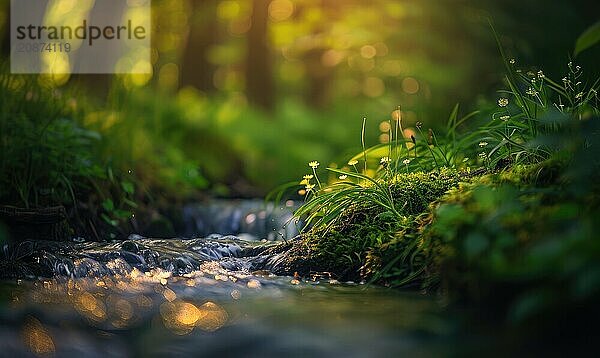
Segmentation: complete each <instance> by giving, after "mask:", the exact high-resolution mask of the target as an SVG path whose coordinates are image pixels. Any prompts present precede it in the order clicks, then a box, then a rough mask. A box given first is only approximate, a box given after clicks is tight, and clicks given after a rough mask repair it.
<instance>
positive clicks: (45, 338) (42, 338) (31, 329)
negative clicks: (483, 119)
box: [22, 318, 56, 356]
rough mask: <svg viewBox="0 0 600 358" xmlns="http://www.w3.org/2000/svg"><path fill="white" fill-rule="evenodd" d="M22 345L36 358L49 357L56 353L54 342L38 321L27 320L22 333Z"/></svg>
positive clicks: (33, 319)
mask: <svg viewBox="0 0 600 358" xmlns="http://www.w3.org/2000/svg"><path fill="white" fill-rule="evenodd" d="M22 337H23V343H25V345H26V346H27V347H28V348H29V350H30V351H31V352H32V353H33V354H35V355H37V356H50V355H53V354H54V353H55V351H56V347H55V346H54V341H53V340H52V337H51V336H50V333H49V332H48V330H47V329H46V328H45V327H44V326H43V325H42V323H41V322H40V321H38V320H37V319H35V318H29V319H28V320H27V322H26V323H25V325H24V327H23V331H22Z"/></svg>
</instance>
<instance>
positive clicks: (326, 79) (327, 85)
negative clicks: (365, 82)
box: [300, 0, 339, 108]
mask: <svg viewBox="0 0 600 358" xmlns="http://www.w3.org/2000/svg"><path fill="white" fill-rule="evenodd" d="M311 6H318V7H320V8H321V9H322V11H323V12H324V13H326V14H327V16H326V18H328V19H330V21H332V20H333V19H336V20H337V19H338V14H339V11H337V10H339V4H336V0H321V1H320V2H316V3H314V4H312V5H311ZM302 10H303V8H300V11H302ZM328 26H330V24H329V23H323V24H320V25H319V26H317V27H316V28H315V29H314V30H313V35H317V34H319V33H324V32H327V30H328V29H327V28H328ZM326 51H327V48H325V47H321V46H319V47H314V48H312V49H310V50H308V51H306V52H305V53H304V56H303V57H302V62H303V63H304V68H305V70H306V77H307V81H308V91H307V92H306V93H305V94H304V102H305V103H306V104H307V105H309V106H311V107H314V108H325V107H326V106H327V105H329V103H330V102H331V84H332V83H333V81H334V79H335V71H336V69H335V67H327V66H325V65H324V64H323V55H324V54H325V52H326Z"/></svg>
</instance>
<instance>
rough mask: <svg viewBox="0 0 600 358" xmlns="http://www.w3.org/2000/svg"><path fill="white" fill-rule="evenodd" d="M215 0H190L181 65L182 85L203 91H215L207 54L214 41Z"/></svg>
mask: <svg viewBox="0 0 600 358" xmlns="http://www.w3.org/2000/svg"><path fill="white" fill-rule="evenodd" d="M216 12H217V0H192V1H191V11H190V19H189V21H190V33H189V35H188V41H187V46H186V49H185V53H184V55H183V59H182V64H181V82H180V83H181V86H182V87H183V86H193V87H196V88H197V89H199V90H201V91H204V92H212V91H214V90H215V86H214V82H213V74H214V72H215V66H214V65H213V64H211V63H210V62H208V60H207V54H208V51H209V50H210V48H211V47H212V46H213V45H214V44H215V43H216V42H217V38H218V36H217V32H218V24H217V14H216Z"/></svg>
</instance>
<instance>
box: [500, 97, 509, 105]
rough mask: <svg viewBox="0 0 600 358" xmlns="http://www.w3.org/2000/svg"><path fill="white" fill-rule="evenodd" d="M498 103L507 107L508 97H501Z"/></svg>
mask: <svg viewBox="0 0 600 358" xmlns="http://www.w3.org/2000/svg"><path fill="white" fill-rule="evenodd" d="M498 105H499V106H500V107H506V106H508V98H504V97H503V98H500V99H499V100H498Z"/></svg>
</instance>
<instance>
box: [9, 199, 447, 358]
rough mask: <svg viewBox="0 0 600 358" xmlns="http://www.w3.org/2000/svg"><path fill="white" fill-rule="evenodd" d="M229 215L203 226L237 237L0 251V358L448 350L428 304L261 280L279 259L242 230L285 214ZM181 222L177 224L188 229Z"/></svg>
mask: <svg viewBox="0 0 600 358" xmlns="http://www.w3.org/2000/svg"><path fill="white" fill-rule="evenodd" d="M238 209H239V210H238ZM238 209H232V210H230V211H229V212H230V213H233V214H232V215H223V217H224V218H225V219H222V220H225V221H227V220H228V222H229V223H230V224H231V223H234V224H233V226H235V227H233V228H232V227H231V225H230V226H229V227H228V226H227V225H229V224H227V225H225V224H224V223H223V222H220V223H219V222H216V223H212V224H211V225H213V227H219V225H221V226H220V227H222V228H224V229H223V230H224V231H229V232H227V233H233V234H236V235H238V236H232V235H226V236H221V235H216V234H212V235H207V237H205V238H192V239H182V238H179V239H149V238H143V237H141V236H139V235H132V236H130V237H129V239H127V240H124V241H113V242H105V243H96V242H85V240H82V239H75V240H73V241H71V242H60V243H57V242H45V241H37V242H23V243H21V244H20V245H17V246H10V247H8V246H7V247H4V249H3V252H2V253H1V255H2V256H3V257H2V260H1V261H0V262H1V264H0V265H1V266H2V267H0V269H1V270H2V272H3V273H4V276H13V277H14V278H12V279H6V280H4V281H2V283H0V342H2V349H1V350H0V356H9V357H21V356H48V355H55V356H60V357H62V356H85V357H86V358H89V357H96V356H97V357H123V356H134V357H135V356H138V357H152V356H167V355H168V356H229V355H240V356H255V357H265V356H283V355H286V356H311V357H313V356H323V357H325V356H327V357H329V356H347V357H355V356H356V357H364V356H375V357H390V356H403V355H406V356H411V357H419V356H439V355H449V354H450V353H451V352H454V351H455V348H456V347H454V345H453V343H452V339H454V338H455V337H456V327H455V326H456V325H455V324H454V323H452V322H453V321H454V320H452V319H449V314H448V312H447V310H446V309H445V308H444V307H443V306H442V305H441V304H440V301H439V299H436V298H435V297H431V296H425V295H421V294H419V293H416V292H410V293H406V292H399V291H397V290H390V289H386V288H382V287H375V286H369V285H366V284H364V283H353V282H338V281H336V280H335V279H333V278H331V277H330V276H329V275H328V274H327V273H320V274H314V275H312V276H311V277H308V278H303V279H298V278H294V277H283V276H275V275H273V274H271V273H270V271H269V268H271V267H273V266H274V265H277V261H278V259H279V255H278V254H266V253H265V249H267V248H269V247H270V246H272V245H277V242H272V241H268V240H256V239H257V238H258V239H260V238H261V236H262V237H263V239H267V238H268V237H266V235H268V233H270V231H271V230H270V229H269V226H267V225H263V224H261V225H255V226H251V225H250V224H254V223H256V222H257V221H256V220H257V219H258V220H262V222H263V223H269V225H274V224H271V223H272V222H273V221H271V218H272V217H277V218H279V219H281V220H284V219H285V220H286V221H287V219H286V218H287V217H288V216H287V214H285V212H284V211H271V212H267V213H266V214H265V215H263V214H260V213H261V211H260V210H258V212H257V211H256V210H255V209H256V208H253V207H252V206H250V207H244V208H239V207H238ZM236 210H237V213H236ZM190 212H192V210H191V209H190V211H188V213H187V214H186V215H189V216H188V222H190V220H191V222H192V223H198V222H200V220H201V219H200V218H199V217H198V216H196V217H194V216H193V215H191V214H190ZM209 212H210V211H209ZM274 213H275V214H274ZM251 214H255V216H250V218H252V219H254V220H250V222H248V216H249V215H251ZM208 216H210V215H208ZM232 218H234V219H232ZM279 219H278V220H279ZM202 220H204V219H202ZM236 220H237V221H240V222H241V223H240V222H238V224H239V225H238V224H235V221H236ZM281 220H280V221H281ZM275 221H277V220H275ZM259 222H260V221H259ZM243 223H245V224H243ZM279 224H281V222H279ZM194 225H195V224H194ZM236 225H237V226H236ZM244 225H246V226H244ZM253 227H255V228H258V229H257V230H254V231H252V230H249V229H252V228H253ZM236 228H237V229H238V230H234V229H236ZM243 229H244V230H246V231H248V232H243V231H242V230H243ZM191 236H196V235H191ZM280 236H281V235H280ZM240 237H241V238H240ZM452 337H454V338H452Z"/></svg>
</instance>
